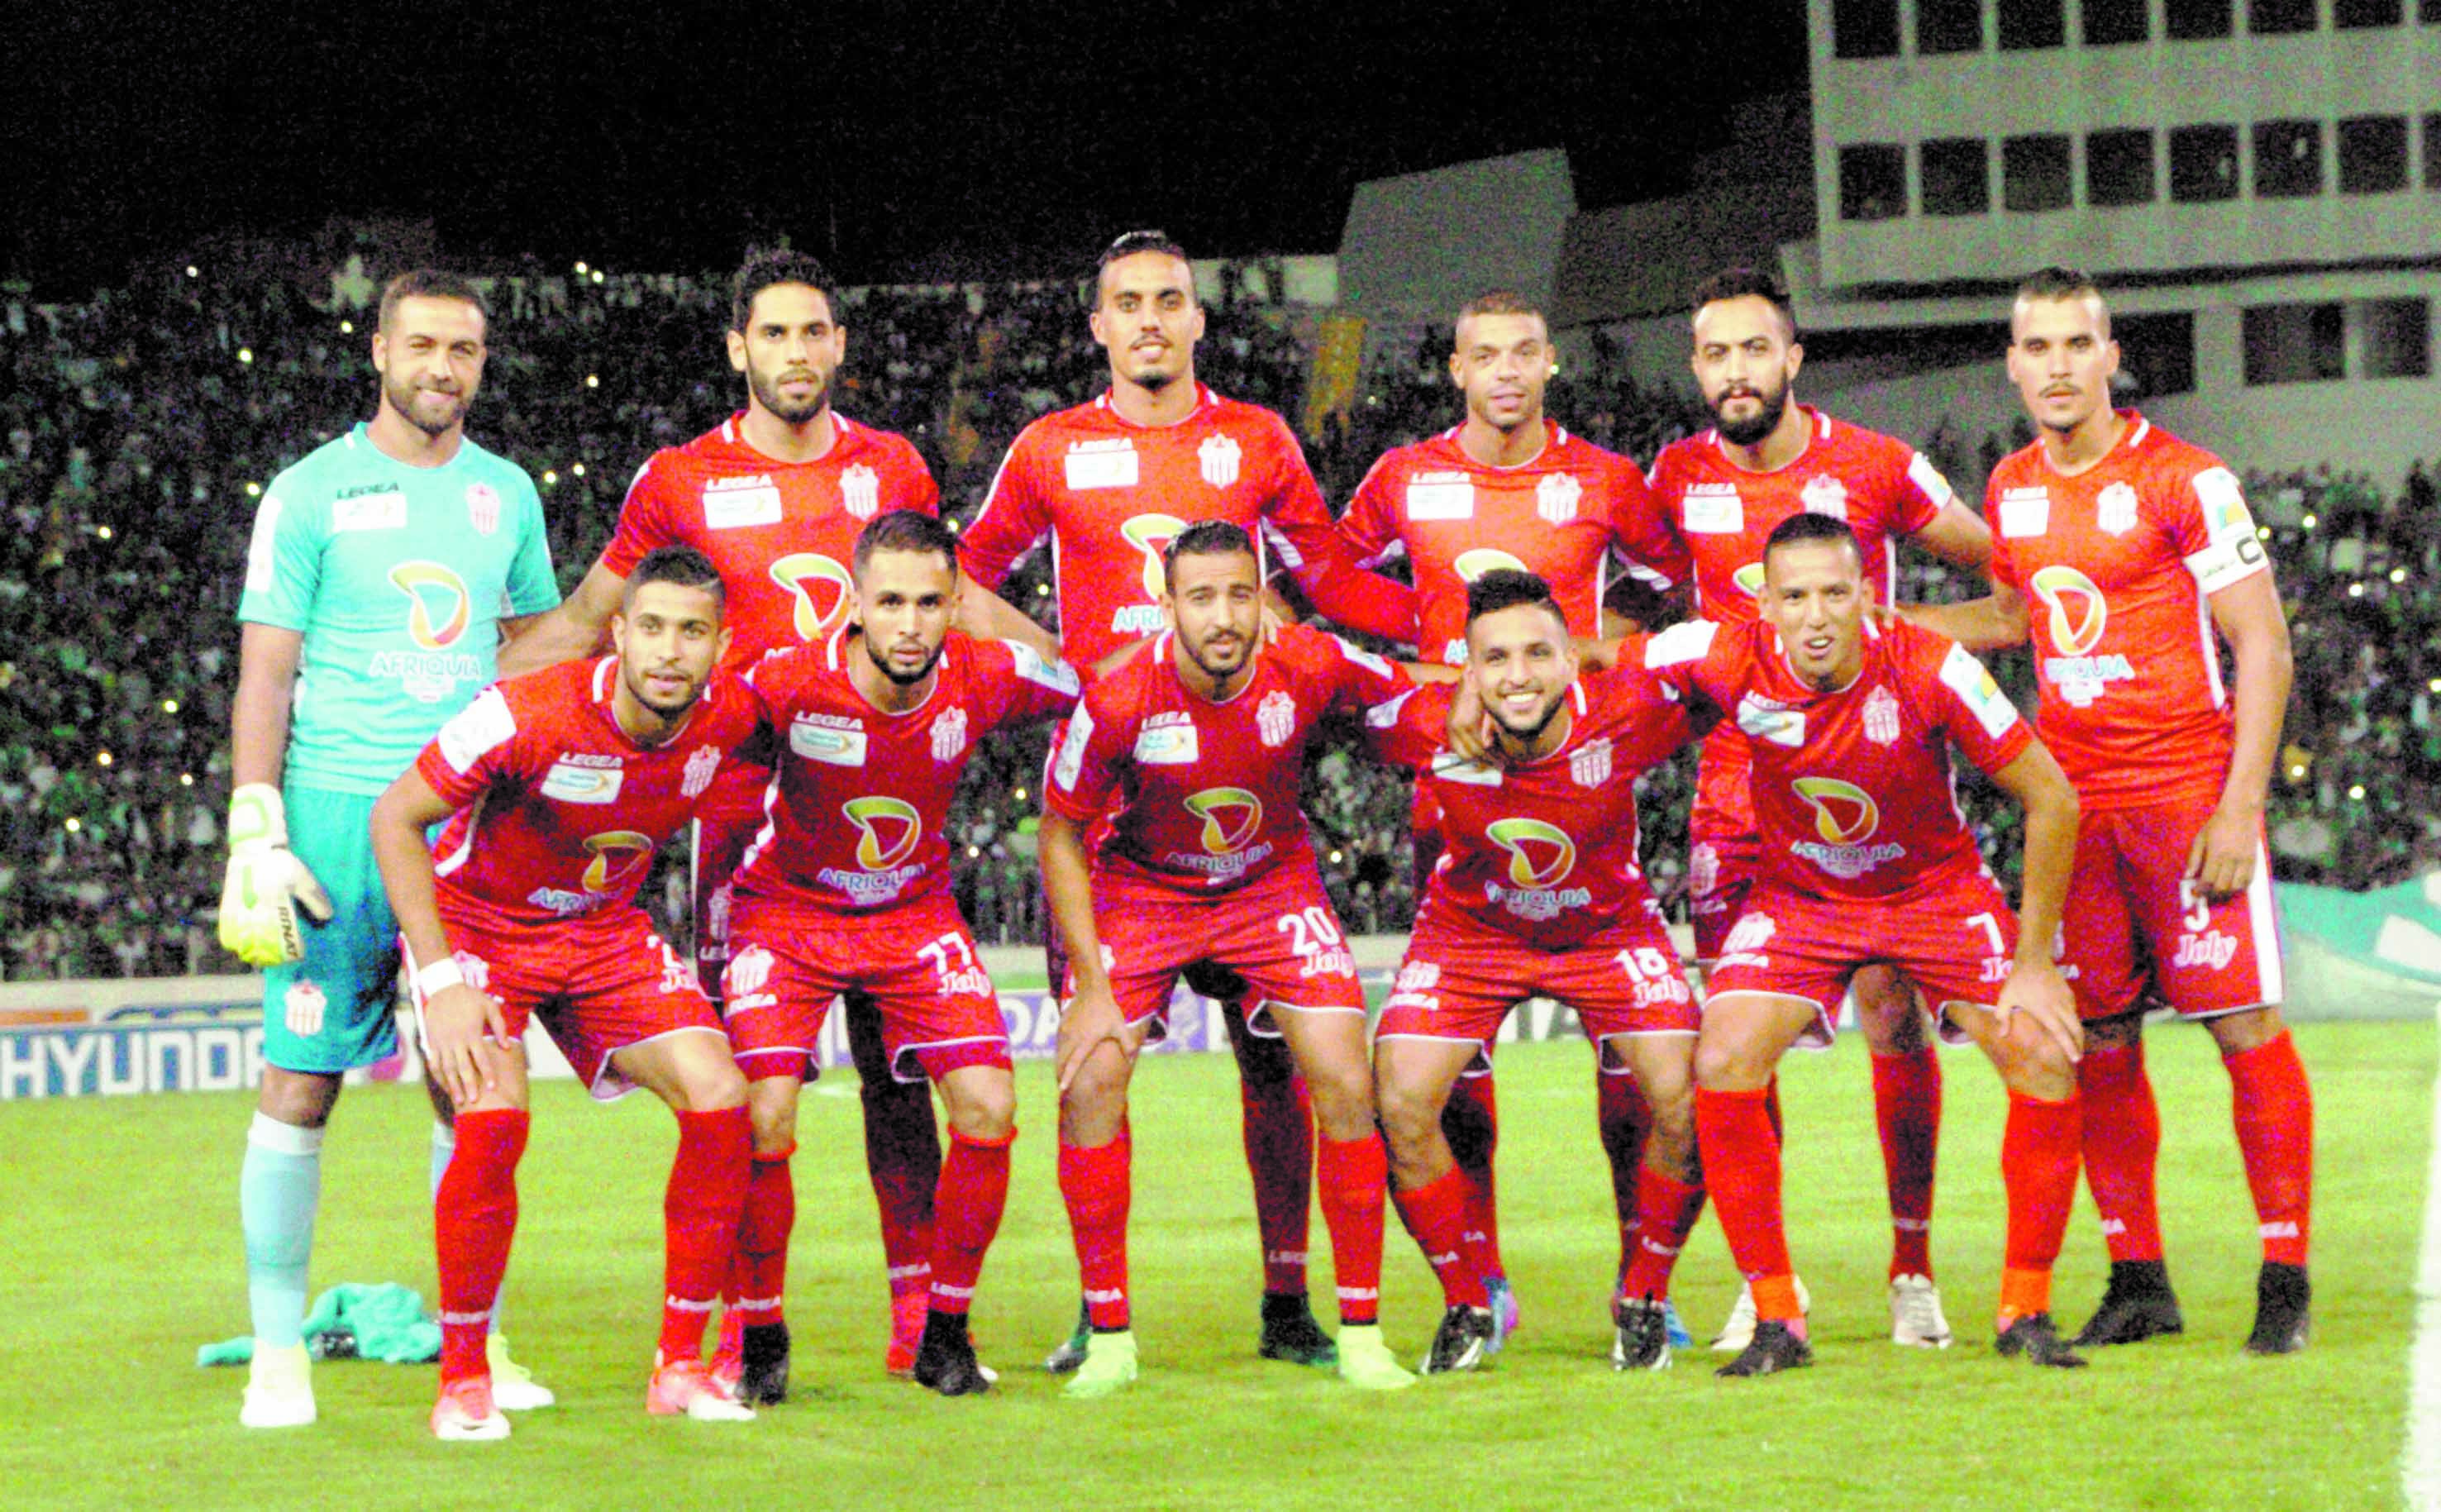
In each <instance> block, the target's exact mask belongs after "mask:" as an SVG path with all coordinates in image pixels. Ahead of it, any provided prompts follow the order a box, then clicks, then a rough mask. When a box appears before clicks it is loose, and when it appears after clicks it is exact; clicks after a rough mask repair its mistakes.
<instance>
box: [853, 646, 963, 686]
mask: <svg viewBox="0 0 2441 1512" xmlns="http://www.w3.org/2000/svg"><path fill="white" fill-rule="evenodd" d="M857 639H859V641H862V642H863V643H864V654H865V658H866V660H868V661H870V662H872V663H873V669H874V670H875V671H877V672H878V673H880V674H881V675H882V676H883V677H886V678H888V679H889V680H890V681H891V682H892V683H895V684H896V685H898V686H899V687H903V688H909V687H913V686H914V685H915V684H916V683H921V682H923V681H924V680H925V679H926V678H928V677H931V675H932V668H934V667H936V666H938V665H941V650H942V647H944V646H947V645H948V644H949V643H948V642H947V641H944V642H943V643H942V644H941V646H935V647H932V654H931V655H930V656H927V657H926V658H924V665H922V666H920V667H917V668H916V669H915V670H914V671H913V672H901V671H899V670H898V669H897V668H896V667H895V666H893V665H890V659H889V658H888V657H886V656H884V655H883V654H882V653H881V651H880V650H879V648H877V647H875V645H874V644H873V642H872V640H871V639H870V638H868V637H865V636H861V635H859V636H858V637H857Z"/></svg>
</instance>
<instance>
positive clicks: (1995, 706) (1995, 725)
mask: <svg viewBox="0 0 2441 1512" xmlns="http://www.w3.org/2000/svg"><path fill="white" fill-rule="evenodd" d="M1941 681H1942V682H1944V683H1947V684H1948V685H1949V690H1950V691H1951V692H1953V693H1955V694H1957V695H1958V698H1959V701H1960V702H1962V703H1963V704H1965V705H1966V707H1967V711H1968V712H1969V713H1971V714H1973V715H1974V716H1975V720H1976V722H1977V723H1979V724H1980V725H1982V726H1983V733H1984V734H1985V735H1988V736H1990V737H1992V738H1994V739H1996V740H1997V739H1998V738H2000V737H2001V736H2004V735H2006V734H2008V733H2009V730H2010V728H2011V727H2012V726H2014V725H2015V724H2016V722H2017V706H2016V704H2014V703H2012V702H2010V701H2009V695H2007V694H2006V693H2003V692H2001V691H2000V684H1999V683H1996V682H1994V681H1993V680H1992V674H1991V672H1990V671H1989V670H1988V669H1986V668H1985V666H1984V665H1983V664H1982V663H1981V662H1979V661H1977V660H1976V659H1975V653H1974V652H1972V651H1969V650H1968V649H1967V648H1966V647H1962V646H1953V647H1950V648H1949V655H1948V656H1946V657H1945V658H1944V659H1943V660H1942V664H1941Z"/></svg>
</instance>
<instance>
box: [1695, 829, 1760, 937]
mask: <svg viewBox="0 0 2441 1512" xmlns="http://www.w3.org/2000/svg"><path fill="white" fill-rule="evenodd" d="M1759 851H1760V842H1758V841H1757V840H1756V839H1755V835H1754V831H1752V830H1750V829H1749V830H1743V831H1739V832H1736V833H1731V832H1729V831H1727V830H1712V829H1692V828H1691V829H1689V830H1688V832H1687V921H1688V922H1689V923H1690V924H1692V925H1693V926H1694V929H1695V959H1696V960H1697V961H1699V962H1702V963H1703V964H1705V965H1708V966H1709V965H1710V964H1711V963H1712V962H1713V961H1716V960H1718V959H1720V958H1721V942H1722V941H1723V940H1726V939H1727V938H1729V930H1730V929H1731V928H1732V927H1733V926H1734V925H1735V924H1736V923H1737V921H1738V914H1739V913H1740V912H1741V911H1742V910H1743V909H1745V905H1746V895H1747V894H1749V893H1751V892H1752V891H1753V890H1754V885H1755V881H1756V877H1757V875H1758V873H1757V870H1756V865H1755V862H1756V857H1757V855H1758V854H1759Z"/></svg>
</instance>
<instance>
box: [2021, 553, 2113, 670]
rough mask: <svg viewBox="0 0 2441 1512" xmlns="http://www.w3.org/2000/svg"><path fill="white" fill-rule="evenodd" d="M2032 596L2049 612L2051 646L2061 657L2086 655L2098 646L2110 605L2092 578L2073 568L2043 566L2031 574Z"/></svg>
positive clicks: (2108, 618) (2108, 615) (2100, 642)
mask: <svg viewBox="0 0 2441 1512" xmlns="http://www.w3.org/2000/svg"><path fill="white" fill-rule="evenodd" d="M2033 586H2034V596H2035V597H2036V598H2039V599H2041V600H2042V601H2043V603H2044V604H2045V606H2047V607H2048V608H2049V609H2050V610H2051V611H2052V648H2053V649H2054V650H2056V651H2057V652H2058V653H2059V654H2060V655H2062V656H2086V655H2089V654H2091V652H2092V650H2093V648H2094V647H2097V646H2099V645H2101V644H2102V630H2103V627H2105V626H2106V625H2107V624H2109V623H2110V605H2109V603H2108V602H2107V601H2106V600H2105V599H2104V598H2103V596H2102V590H2101V589H2099V588H2096V587H2094V586H2093V579H2092V578H2090V577H2088V576H2086V575H2085V574H2083V573H2080V572H2078V571H2077V570H2076V569H2075V568H2073V567H2046V568H2044V569H2043V570H2042V571H2040V572H2038V573H2036V574H2034V579H2033Z"/></svg>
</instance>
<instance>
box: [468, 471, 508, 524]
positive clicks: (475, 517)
mask: <svg viewBox="0 0 2441 1512" xmlns="http://www.w3.org/2000/svg"><path fill="white" fill-rule="evenodd" d="M466 523H468V524H470V525H472V526H474V527H475V534H476V535H478V536H489V535H491V534H492V533H493V532H494V531H497V530H498V529H499V528H500V491H499V490H498V489H497V488H495V487H493V486H492V485H491V484H490V483H468V484H467V485H466Z"/></svg>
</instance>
